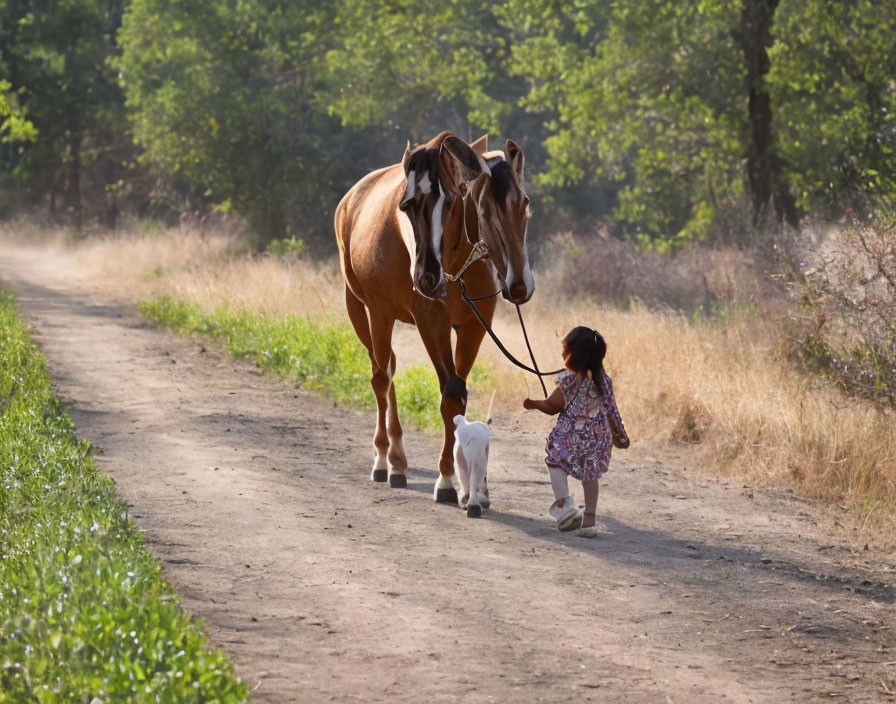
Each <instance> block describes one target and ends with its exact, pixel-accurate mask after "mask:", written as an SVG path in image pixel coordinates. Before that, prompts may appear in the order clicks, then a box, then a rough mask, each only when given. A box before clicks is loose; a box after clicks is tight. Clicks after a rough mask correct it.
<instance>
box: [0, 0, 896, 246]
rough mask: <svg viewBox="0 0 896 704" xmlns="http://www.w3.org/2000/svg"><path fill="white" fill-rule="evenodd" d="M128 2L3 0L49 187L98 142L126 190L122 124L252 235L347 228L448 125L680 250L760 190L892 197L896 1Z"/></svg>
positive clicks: (542, 187)
mask: <svg viewBox="0 0 896 704" xmlns="http://www.w3.org/2000/svg"><path fill="white" fill-rule="evenodd" d="M123 10H124V5H123V3H122V2H121V0H117V1H116V2H112V3H111V4H108V3H107V4H101V3H97V2H95V0H69V1H67V2H66V3H61V4H60V3H51V4H50V5H49V6H46V7H44V6H41V7H40V9H32V8H31V7H30V5H28V4H27V3H23V2H21V0H0V39H2V42H0V79H5V80H6V81H7V82H8V83H9V86H10V87H9V88H8V89H6V90H5V91H0V94H5V95H6V96H7V100H6V102H7V103H8V104H9V105H12V101H11V100H10V99H9V98H13V97H14V99H15V101H16V103H17V105H18V107H17V108H16V109H17V110H18V113H17V114H18V115H27V119H28V120H30V121H31V122H32V123H33V125H34V127H35V128H36V130H37V134H38V137H37V140H36V141H35V142H33V143H31V144H28V145H27V146H25V147H23V146H22V144H19V145H18V146H17V148H16V149H17V150H16V151H13V150H11V149H9V148H6V149H0V160H2V161H4V162H5V164H6V165H8V166H10V168H12V169H14V170H15V176H14V178H13V181H14V182H15V183H18V184H22V183H25V184H27V185H28V186H29V187H30V188H32V189H34V191H35V192H42V193H48V194H50V195H51V197H50V201H51V202H55V201H54V195H53V194H55V193H57V192H58V193H62V194H64V195H65V198H66V200H67V202H75V201H77V198H76V195H77V191H78V190H79V188H80V186H79V185H78V179H77V177H76V175H77V174H78V172H79V171H81V170H89V169H88V165H91V164H92V165H93V166H95V167H96V168H93V166H92V167H91V168H92V169H93V171H97V170H100V171H102V172H103V174H105V175H104V176H103V179H105V180H103V183H104V188H106V194H107V195H106V197H107V199H109V200H110V201H115V197H116V194H117V193H118V192H119V191H120V190H126V189H127V186H126V185H125V183H126V182H129V181H130V179H125V178H124V176H123V174H122V169H124V171H125V172H127V173H134V172H137V171H139V170H136V169H134V168H133V161H132V160H131V157H130V154H131V150H133V148H134V145H133V142H132V135H131V130H133V140H135V141H136V144H137V145H139V147H140V148H141V149H142V150H143V153H142V156H141V161H142V162H143V164H144V166H145V169H146V171H148V172H151V173H152V174H153V175H154V176H156V177H157V180H156V181H155V185H154V188H153V191H154V193H155V196H156V197H157V198H159V197H161V194H166V197H167V196H170V197H171V199H172V202H173V203H175V204H176V205H177V206H178V207H180V208H182V209H184V210H187V211H191V212H192V211H205V210H209V209H217V210H223V211H228V212H233V213H235V214H237V215H238V216H240V217H242V218H245V219H246V220H247V221H248V222H249V223H250V225H251V226H252V229H253V231H254V232H255V234H256V235H257V239H258V243H259V244H260V245H262V246H264V245H265V244H266V243H267V242H269V241H271V240H272V239H288V238H292V237H301V238H302V239H303V240H304V241H305V242H306V243H308V244H309V245H310V246H311V247H317V246H318V245H319V244H320V243H326V244H327V246H328V247H330V248H332V237H331V235H330V217H331V215H332V212H333V210H334V208H335V206H336V203H337V202H338V200H339V198H340V197H341V196H342V194H344V193H345V191H346V190H347V189H348V188H349V187H350V186H351V184H352V183H354V182H355V181H357V180H358V179H359V178H360V177H361V176H363V175H364V174H365V173H367V172H369V171H371V170H373V169H375V168H379V167H381V166H384V165H387V164H389V163H395V162H397V161H398V159H399V158H400V156H401V154H402V151H403V149H404V146H405V140H406V139H410V140H411V141H415V142H420V141H424V140H426V139H428V138H430V137H432V136H433V135H435V134H437V133H438V132H440V131H441V130H443V129H451V130H454V131H455V132H457V133H458V134H460V135H461V136H463V137H466V138H468V139H473V138H476V137H478V136H479V135H480V134H481V133H482V132H484V131H488V132H490V133H491V134H492V136H493V137H496V136H499V135H501V136H508V137H512V138H514V139H515V140H517V141H518V142H519V143H520V144H521V145H522V146H523V148H524V150H525V151H526V154H527V159H528V168H527V173H528V174H530V177H529V178H530V190H531V194H532V196H533V201H534V202H535V203H536V204H537V206H538V207H537V208H536V213H537V214H540V215H541V216H542V217H541V218H540V219H535V220H534V221H533V224H532V228H533V232H534V234H536V235H537V234H538V233H539V231H542V232H543V231H544V230H546V229H548V228H551V229H552V230H554V231H556V230H557V229H558V228H557V226H556V222H557V221H558V220H561V219H562V222H564V224H565V223H575V228H576V229H577V230H578V231H579V233H580V234H581V233H583V232H588V233H591V232H593V229H594V225H595V223H597V222H599V221H600V222H603V223H604V224H605V225H606V226H607V227H606V229H608V230H609V231H610V232H611V233H612V234H616V235H627V236H629V237H630V238H632V239H637V240H640V241H642V242H646V243H649V244H651V245H653V246H655V245H657V244H659V245H660V246H661V247H662V248H665V249H678V248H680V247H681V246H683V245H684V244H686V243H687V242H691V241H694V240H699V239H704V238H709V237H718V236H726V237H728V238H737V237H747V236H750V235H751V234H752V233H751V230H752V229H754V228H755V224H756V222H758V220H759V216H762V215H764V214H765V213H766V212H768V208H767V206H768V201H774V202H773V205H774V206H775V207H774V214H775V215H776V216H777V217H778V218H779V219H784V220H786V221H787V222H789V223H791V224H792V223H793V222H794V221H795V217H796V214H797V213H796V208H795V206H794V203H795V202H796V204H797V205H798V206H799V209H800V210H801V212H803V213H808V212H811V211H812V210H814V209H818V208H833V209H835V211H836V210H838V209H842V208H844V207H846V206H848V205H850V204H853V205H855V203H857V202H863V201H865V200H869V196H870V197H871V198H870V200H871V201H872V202H874V200H875V199H881V198H884V199H886V198H891V197H892V196H893V195H894V193H896V160H894V159H893V156H894V149H896V132H894V129H896V127H894V125H896V121H894V110H896V91H894V90H893V85H894V77H896V58H894V57H896V14H894V10H893V7H891V6H890V5H888V4H886V3H884V4H881V3H878V2H875V1H874V0H856V1H855V2H850V3H831V2H826V1H824V0H775V1H774V2H769V1H768V0H715V1H713V2H710V1H709V0H694V1H693V2H686V3H669V2H665V1H664V0H612V1H611V2H604V1H602V0H573V1H572V2H568V3H565V4H559V3H556V2H554V1H553V0H508V2H505V3H499V4H495V3H487V2H485V1H484V0H447V1H446V2H445V3H442V4H440V5H438V6H433V5H432V4H431V3H424V2H421V1H420V0H402V1H401V2H398V1H397V0H387V1H385V2H382V1H379V0H337V2H323V1H322V0H314V1H313V2H305V3H293V4H282V3H268V2H264V1H263V0H240V1H239V2H236V3H234V2H225V0H211V1H210V2H200V1H199V0H182V1H180V2H177V3H172V2H169V0H132V1H131V2H130V3H129V4H128V5H127V7H126V10H124V13H123V15H122V12H123ZM119 20H120V23H121V28H120V30H118V31H116V30H117V27H118V24H119ZM116 71H117V75H115V73H114V72H116ZM116 79H117V82H116ZM0 110H2V108H0ZM125 111H126V112H127V115H128V118H129V122H128V123H125V121H124V119H123V115H124V113H125ZM16 119H18V118H16ZM107 154H108V159H107V157H106V155H107ZM101 165H102V168H99V167H100V166H101ZM107 172H108V173H107ZM143 173H146V172H143ZM532 175H534V178H533V177H532ZM94 180H96V179H95V178H94ZM13 185H14V184H13ZM148 197H149V196H148V195H147V198H148ZM794 199H796V201H794ZM745 210H752V211H753V214H754V216H755V217H754V218H753V220H754V222H753V223H750V222H749V218H744V217H735V214H737V213H740V212H741V211H745ZM731 223H737V227H736V228H734V230H735V231H733V232H732V231H731V229H732V228H731Z"/></svg>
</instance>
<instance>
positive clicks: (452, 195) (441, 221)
mask: <svg viewBox="0 0 896 704" xmlns="http://www.w3.org/2000/svg"><path fill="white" fill-rule="evenodd" d="M402 163H403V164H404V171H405V179H406V180H405V192H404V194H403V195H402V197H401V201H400V203H399V205H398V207H399V209H400V210H401V211H402V212H403V213H405V215H407V217H408V220H409V221H410V223H411V227H412V229H413V231H414V249H415V251H414V252H413V253H412V259H413V262H412V272H411V277H412V279H413V282H414V287H415V288H416V290H417V291H418V292H419V293H421V294H422V295H424V296H426V297H427V298H444V297H445V294H446V293H447V280H446V279H445V271H444V269H443V267H442V240H443V237H444V234H445V227H446V224H447V220H448V214H449V212H450V210H451V206H452V204H453V203H454V202H455V199H456V198H458V197H460V193H461V191H460V189H461V184H462V183H466V182H469V181H472V180H474V179H476V178H478V177H479V176H480V175H481V174H482V173H484V172H487V171H488V167H487V166H486V164H485V161H483V159H482V157H481V156H479V154H477V153H476V152H475V151H474V150H473V149H472V147H470V145H469V144H467V143H466V142H464V141H463V140H462V139H460V138H458V137H456V136H455V135H453V134H451V133H450V132H443V133H442V134H440V135H439V136H438V137H436V138H435V139H433V140H432V141H430V142H428V143H426V144H424V145H422V146H418V147H415V148H414V149H411V148H410V145H409V146H408V149H407V150H406V151H405V155H404V159H403V161H402Z"/></svg>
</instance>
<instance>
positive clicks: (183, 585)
mask: <svg viewBox="0 0 896 704" xmlns="http://www.w3.org/2000/svg"><path fill="white" fill-rule="evenodd" d="M0 280H2V281H3V282H5V283H6V284H7V285H8V286H9V287H10V288H11V289H12V290H13V291H14V292H15V293H16V294H17V295H18V296H19V302H20V307H21V310H22V312H23V313H24V315H25V316H26V318H27V320H28V321H29V322H30V323H31V325H32V326H33V329H34V333H35V337H36V339H37V341H38V343H39V344H40V347H41V349H42V350H43V353H44V354H45V356H46V357H47V359H48V360H49V364H50V368H51V372H52V375H53V378H54V381H55V388H56V391H57V393H58V394H59V395H60V397H61V398H62V399H63V400H64V401H65V402H66V403H67V405H68V407H69V409H70V412H71V415H72V418H73V420H74V421H75V424H76V425H77V428H78V432H79V434H80V435H81V436H82V437H84V438H86V439H88V440H90V441H91V442H92V443H94V444H95V445H96V446H97V447H98V448H99V449H100V452H99V454H97V456H96V460H97V462H98V464H99V466H100V467H101V468H102V469H103V470H104V471H106V472H108V473H109V474H111V475H112V476H113V477H114V478H115V480H116V482H117V484H118V487H119V491H120V493H121V495H122V496H123V497H124V498H125V499H126V500H127V501H128V503H129V504H130V505H131V506H132V509H131V511H132V517H133V520H134V521H135V522H136V524H137V525H138V526H139V527H140V529H141V530H142V531H143V532H144V533H145V534H146V536H147V539H148V542H149V545H150V547H151V548H152V550H153V551H154V552H155V554H156V555H157V556H158V559H159V560H160V562H161V563H162V564H163V565H164V567H165V572H166V574H167V576H168V577H169V579H170V580H171V582H172V583H173V584H174V586H175V587H176V588H177V589H178V590H179V591H180V593H181V594H182V595H183V598H184V605H185V607H186V608H187V609H188V610H189V611H191V612H193V613H195V614H197V615H198V616H199V617H200V618H201V619H202V620H203V621H204V622H205V624H206V626H207V629H208V632H209V634H210V636H211V638H212V639H213V640H214V641H215V642H216V643H217V644H219V645H220V647H222V648H223V649H224V650H226V651H227V652H228V653H230V655H231V656H232V658H233V661H234V662H235V664H236V667H237V670H238V672H239V674H240V675H241V676H242V677H243V678H244V679H245V680H246V681H247V682H248V683H249V685H250V687H251V688H252V689H253V692H254V694H253V701H255V702H276V703H278V704H279V703H280V702H303V703H312V702H326V701H335V702H389V703H390V704H395V703H398V702H427V703H433V702H470V703H473V702H510V701H515V702H581V701H596V702H663V703H665V702H676V703H677V702H687V703H688V704H696V703H698V702H713V703H715V702H721V701H725V702H814V701H820V700H822V699H824V700H826V701H827V700H833V701H849V702H881V701H890V700H892V699H893V697H892V696H891V695H889V694H888V693H887V690H896V638H894V630H893V627H894V626H896V619H894V600H896V563H894V559H893V556H892V555H889V556H888V555H881V554H876V553H874V552H873V551H864V550H853V549H851V547H850V545H849V544H848V543H847V541H846V540H844V539H842V538H839V537H832V536H834V535H836V532H835V526H834V523H833V521H834V519H833V518H832V517H830V516H828V515H826V514H824V513H822V512H821V511H819V510H818V509H817V508H816V507H815V506H814V505H813V504H812V503H811V502H808V501H805V500H802V499H799V498H798V497H795V496H792V495H790V494H788V493H786V492H779V491H772V490H760V489H755V488H745V487H743V486H742V485H741V484H740V483H733V482H729V481H725V480H712V479H706V478H705V477H697V476H691V474H692V472H691V471H688V470H686V469H685V468H683V467H679V466H676V465H675V463H674V462H671V461H665V462H660V461H659V460H658V459H656V458H652V457H650V456H649V454H648V450H646V449H644V448H638V447H634V448H633V449H632V450H631V451H630V452H629V454H624V453H619V454H618V455H617V457H616V458H614V464H613V466H612V469H611V472H610V474H609V475H608V478H607V480H606V481H605V482H602V488H601V499H600V504H599V510H600V511H601V512H603V515H604V523H605V525H606V526H607V527H608V528H609V529H610V530H611V531H612V535H611V536H609V537H604V538H601V539H598V540H593V541H588V540H585V539H582V538H577V537H575V536H573V535H570V534H560V533H558V532H557V531H556V530H554V529H553V527H552V524H551V521H550V519H549V518H548V517H547V516H546V514H545V510H546V508H547V506H548V505H549V503H550V501H551V498H550V494H551V492H550V487H549V485H548V483H547V476H546V475H545V474H543V473H540V472H539V471H538V470H539V468H540V462H541V454H542V447H543V443H544V435H545V433H546V431H547V429H548V427H549V423H550V421H549V420H547V419H544V422H542V421H541V420H533V421H532V425H531V426H528V425H527V426H523V425H521V421H510V422H508V423H501V422H498V423H497V425H496V426H495V429H494V432H493V439H492V451H491V457H492V461H491V466H490V467H489V475H490V482H489V483H490V486H491V490H492V506H493V508H492V509H491V510H490V511H487V512H486V517H485V518H484V519H482V520H470V519H467V518H466V517H465V516H464V514H463V513H462V512H461V511H459V510H457V509H452V508H449V507H447V506H444V505H435V504H434V503H433V501H432V486H433V483H434V480H435V477H436V473H435V471H434V469H433V467H434V466H435V460H436V457H437V453H438V442H437V441H436V439H434V438H431V437H427V436H422V435H420V434H417V433H413V432H409V433H408V436H407V450H408V457H409V459H410V462H411V470H410V473H409V477H410V481H409V486H408V489H407V490H391V489H389V488H387V487H385V486H382V485H373V484H371V483H370V482H369V481H368V479H367V477H368V472H369V460H370V456H371V452H370V445H369V443H370V434H371V431H372V422H373V421H372V417H371V416H370V415H369V414H367V413H361V412H356V411H353V410H350V409H344V408H335V407H334V406H333V405H332V404H331V403H329V402H327V401H324V400H321V399H320V398H318V397H316V396H313V395H310V394H306V393H304V392H301V391H296V390H295V389H293V388H291V387H290V386H289V385H288V384H286V383H284V382H282V381H279V380H276V379H270V378H263V377H260V376H259V375H258V374H257V373H256V372H255V371H254V369H252V367H251V366H249V365H246V364H243V363H239V362H233V361H230V360H227V359H226V358H225V357H223V356H222V355H221V354H219V353H218V352H216V351H215V350H212V349H206V348H205V347H204V346H203V345H202V343H201V342H200V341H197V340H195V339H183V338H178V337H175V336H172V335H170V334H168V333H166V332H162V331H158V330H154V329H151V328H149V327H148V326H147V325H145V324H144V323H143V322H141V321H140V319H139V318H138V317H137V316H135V314H134V313H133V312H132V311H131V310H128V309H127V308H126V307H123V306H121V305H118V304H115V303H114V302H110V301H109V300H103V299H102V298H100V297H98V295H97V293H96V291H95V290H93V289H92V288H91V286H90V284H89V282H84V281H80V280H78V278H77V272H76V271H74V270H73V269H72V268H71V265H70V263H69V260H68V259H66V258H65V257H64V256H36V255H35V254H34V253H29V252H27V251H23V250H19V249H15V248H12V247H11V246H10V245H2V246H0ZM623 411H624V409H623ZM526 422H528V420H527V421H526ZM577 493H578V494H579V495H580V494H581V489H580V488H579V489H578V492H577Z"/></svg>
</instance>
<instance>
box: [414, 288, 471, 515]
mask: <svg viewBox="0 0 896 704" xmlns="http://www.w3.org/2000/svg"><path fill="white" fill-rule="evenodd" d="M411 313H412V314H413V316H414V321H415V323H416V325H417V331H418V332H419V333H420V339H422V340H423V345H424V346H425V347H426V351H427V353H428V354H429V358H430V359H431V360H432V363H433V366H434V367H435V369H436V374H437V375H438V377H439V388H440V389H441V392H442V402H441V404H440V406H439V410H440V411H441V412H442V423H443V424H444V428H445V436H444V442H443V444H442V454H441V455H440V457H439V479H438V481H436V486H435V489H434V492H433V495H434V498H435V500H436V501H438V502H439V503H457V490H456V489H455V488H454V484H453V482H452V480H451V478H452V476H453V475H454V456H453V452H452V450H453V448H454V416H457V415H463V414H464V412H465V411H466V408H467V384H466V382H465V381H464V380H463V379H462V378H461V377H459V376H458V375H457V372H456V371H455V369H454V359H453V356H452V354H451V323H450V321H449V319H448V311H447V309H446V308H445V306H444V304H442V303H441V302H440V301H431V300H429V299H426V298H423V297H422V296H414V302H413V304H412V306H411Z"/></svg>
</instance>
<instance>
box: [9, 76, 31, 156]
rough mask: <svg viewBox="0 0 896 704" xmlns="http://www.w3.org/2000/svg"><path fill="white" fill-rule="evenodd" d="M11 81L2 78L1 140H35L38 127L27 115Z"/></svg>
mask: <svg viewBox="0 0 896 704" xmlns="http://www.w3.org/2000/svg"><path fill="white" fill-rule="evenodd" d="M11 88H12V85H11V84H10V82H9V81H4V80H0V120H2V121H0V142H33V141H35V140H36V139H37V129H36V128H35V127H34V123H32V122H31V121H30V120H28V118H27V117H26V112H25V110H24V109H22V107H21V106H20V105H19V103H18V100H17V99H16V96H15V95H14V94H12V93H11V91H10V89H11Z"/></svg>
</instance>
